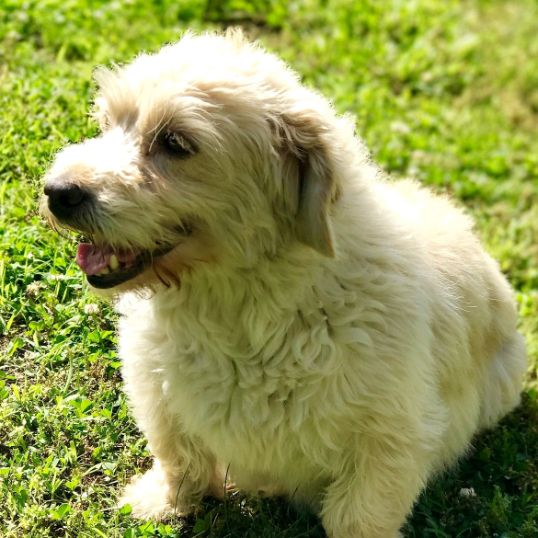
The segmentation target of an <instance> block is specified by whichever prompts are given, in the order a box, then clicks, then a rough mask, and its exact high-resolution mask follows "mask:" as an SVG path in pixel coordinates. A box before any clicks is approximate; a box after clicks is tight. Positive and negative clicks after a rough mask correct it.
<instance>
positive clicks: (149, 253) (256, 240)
mask: <svg viewBox="0 0 538 538" xmlns="http://www.w3.org/2000/svg"><path fill="white" fill-rule="evenodd" d="M96 80H97V83H98V85H99V88H100V89H99V93H98V96H97V98H96V101H95V107H94V115H95V117H96V119H97V121H98V122H99V125H100V127H101V131H102V132H101V134H100V135H99V136H98V137H96V138H94V139H91V140H87V141H84V142H82V143H80V144H77V145H72V146H68V147H66V148H65V149H63V150H62V151H61V152H60V153H59V154H58V155H57V156H56V159H55V162H54V163H53V165H52V167H51V169H50V170H49V172H48V173H47V175H46V182H45V196H44V198H43V202H42V212H43V213H44V215H45V216H46V217H47V218H48V219H49V220H50V221H51V223H52V224H53V225H59V226H64V227H68V228H71V229H74V230H77V231H79V232H81V233H82V234H83V235H85V236H86V237H88V238H89V241H90V242H88V243H82V244H81V245H80V246H79V249H78V253H77V263H78V264H79V266H80V267H81V268H82V270H83V271H84V272H85V273H86V275H87V276H88V281H89V282H90V284H91V285H93V286H94V287H97V288H117V289H119V290H122V289H128V288H133V287H141V286H145V285H148V284H151V283H154V282H156V281H158V280H164V281H165V282H170V281H173V280H177V279H178V278H179V275H180V274H181V271H182V270H184V269H185V268H193V267H195V266H196V264H198V263H204V262H205V263H211V262H214V263H222V264H230V265H236V266H242V267H249V266H253V264H255V263H256V262H257V261H258V260H259V259H260V257H262V256H265V257H267V256H269V257H271V256H277V255H279V253H281V252H282V251H283V249H288V248H297V246H298V245H300V244H302V245H303V247H301V248H304V245H307V246H308V247H311V248H312V249H314V250H315V251H318V252H319V253H321V254H322V255H326V256H332V255H333V240H332V237H331V230H330V222H329V220H330V219H329V212H330V207H331V204H332V203H333V201H334V200H335V198H336V197H337V195H338V190H339V186H338V181H337V179H336V178H337V173H336V172H335V167H336V158H335V154H337V153H338V148H335V147H334V144H335V143H337V140H338V137H335V136H334V130H335V129H336V128H337V127H336V125H337V123H338V121H339V120H337V119H336V117H335V115H334V112H333V110H332V108H331V106H330V105H329V103H328V102H327V101H326V100H325V99H323V98H322V97H321V96H319V95H318V94H316V93H315V92H312V91H310V90H308V89H306V88H304V87H303V86H302V85H301V84H300V83H299V81H298V78H297V76H296V75H295V74H294V73H293V72H292V71H290V70H289V69H288V68H287V67H286V66H285V64H284V63H283V62H281V61H280V60H279V59H277V58H276V57H275V56H273V55H271V54H269V53H267V52H265V51H264V50H262V49H261V48H259V47H257V46H256V45H253V44H250V43H248V42H246V41H245V39H244V38H243V37H242V36H241V34H240V33H239V32H237V31H236V32H228V33H227V34H226V35H214V34H207V35H202V36H193V35H190V34H189V35H186V36H185V37H184V38H183V39H182V40H181V41H179V42H178V43H177V44H174V45H171V46H167V47H165V48H163V49H162V50H161V51H160V52H159V53H157V54H154V55H142V56H140V57H138V58H137V59H136V60H135V61H134V62H133V63H132V64H130V65H128V66H126V67H124V68H121V69H115V70H106V69H99V70H98V71H97V72H96Z"/></svg>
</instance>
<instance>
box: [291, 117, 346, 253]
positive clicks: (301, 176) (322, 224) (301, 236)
mask: <svg viewBox="0 0 538 538" xmlns="http://www.w3.org/2000/svg"><path fill="white" fill-rule="evenodd" d="M283 119H284V126H283V128H282V131H283V133H282V135H283V137H284V139H285V142H286V146H287V150H288V152H289V153H290V154H291V155H292V156H293V157H294V158H295V159H297V161H298V166H296V167H294V168H295V169H296V170H297V172H296V173H297V175H298V177H297V178H296V179H295V178H293V180H292V178H284V179H285V180H286V179H287V180H288V181H289V182H290V184H289V185H287V189H297V192H296V193H290V195H291V196H292V199H296V200H297V203H296V208H295V211H296V213H295V233H296V235H297V239H298V240H299V241H301V242H302V243H304V244H305V245H308V246H309V247H312V248H313V249H315V250H317V251H318V252H320V253H321V254H323V255H325V256H329V257H332V256H334V244H333V236H332V232H331V224H330V220H329V213H330V207H331V203H332V201H333V200H334V198H335V197H336V192H337V188H336V185H335V180H334V170H333V167H332V166H331V163H330V159H329V155H328V151H327V149H326V147H325V145H324V144H325V143H324V137H323V131H325V128H324V127H323V125H322V123H321V121H319V120H318V119H317V118H315V117H311V116H310V115H308V116H307V117H305V115H301V117H297V116H291V115H290V116H285V117H284V118H283Z"/></svg>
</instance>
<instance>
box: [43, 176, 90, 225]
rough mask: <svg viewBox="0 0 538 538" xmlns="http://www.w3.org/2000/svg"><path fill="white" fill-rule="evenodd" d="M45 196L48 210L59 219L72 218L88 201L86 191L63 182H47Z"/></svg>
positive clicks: (88, 197)
mask: <svg viewBox="0 0 538 538" xmlns="http://www.w3.org/2000/svg"><path fill="white" fill-rule="evenodd" d="M45 194H46V195H47V196H48V204H49V209H50V210H51V211H52V213H53V214H54V215H56V216H57V217H58V218H60V219H62V218H63V219H65V218H70V217H73V216H74V215H76V214H77V212H78V211H79V210H80V209H81V208H82V207H83V206H84V205H85V204H86V203H87V202H88V201H89V199H90V195H89V193H88V191H85V190H84V189H83V188H82V187H79V186H78V185H75V184H74V183H70V182H69V181H65V180H50V181H47V183H46V184H45Z"/></svg>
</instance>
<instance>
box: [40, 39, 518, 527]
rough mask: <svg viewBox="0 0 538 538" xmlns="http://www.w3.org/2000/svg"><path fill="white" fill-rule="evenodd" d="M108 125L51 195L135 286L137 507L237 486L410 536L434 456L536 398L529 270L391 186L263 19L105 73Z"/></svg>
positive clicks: (49, 206)
mask: <svg viewBox="0 0 538 538" xmlns="http://www.w3.org/2000/svg"><path fill="white" fill-rule="evenodd" d="M97 80H98V83H99V85H100V92H99V96H98V98H97V100H96V107H95V109H96V110H95V115H96V117H97V118H98V120H99V122H100V125H101V128H102V134H101V135H100V136H98V137H97V138H95V139H93V140H87V141H85V142H83V143H81V144H78V145H73V146H70V147H67V148H66V149H64V150H63V151H61V152H60V153H59V154H58V156H57V157H56V161H55V163H54V165H53V166H52V168H51V170H50V171H49V173H48V175H47V179H46V186H45V193H46V197H45V198H44V201H45V203H44V204H43V205H44V209H43V210H44V212H45V213H46V214H47V216H48V217H49V218H50V219H51V220H52V221H53V222H54V223H55V224H59V225H63V226H67V227H70V228H74V229H76V230H79V231H81V232H82V233H83V234H84V235H86V236H87V237H88V238H90V240H91V243H85V244H81V245H80V246H79V250H78V253H77V263H78V264H79V266H80V267H81V268H82V270H83V271H84V272H85V273H86V275H87V278H88V281H89V283H90V284H91V285H92V286H93V287H95V288H102V289H105V288H108V289H111V290H112V293H113V295H118V296H121V300H120V301H119V310H120V312H121V313H122V318H121V322H120V354H121V357H122V360H123V375H124V377H125V388H126V391H127V394H128V396H129V399H130V402H131V406H132V409H133V413H134V415H135V417H136V420H137V423H138V425H139V427H140V429H141V430H142V432H143V433H144V434H145V436H146V437H147V440H148V446H149V449H150V451H151V453H152V454H153V456H154V458H155V462H154V466H153V468H152V469H151V470H150V471H148V472H147V473H146V474H145V475H143V476H142V477H140V478H137V479H135V480H134V481H133V482H132V483H131V485H129V486H128V487H127V489H126V491H125V494H124V496H123V500H122V502H123V503H129V504H130V505H131V506H132V508H133V514H134V515H136V516H140V517H143V518H158V517H162V516H164V515H166V514H169V513H170V512H173V511H175V512H176V513H180V514H184V513H187V512H189V511H190V510H192V508H193V507H194V506H195V505H196V504H197V503H198V502H199V500H200V499H201V497H202V496H203V495H206V494H213V495H215V494H219V493H221V492H222V489H223V470H225V469H227V468H228V467H229V472H230V475H231V477H232V478H233V480H234V482H235V483H236V484H237V485H238V486H239V487H241V488H244V489H246V490H249V491H257V490H260V489H263V490H267V489H269V491H273V492H277V493H287V494H289V496H290V497H293V498H294V499H296V500H299V501H306V502H307V503H309V504H310V505H311V506H313V507H314V509H316V510H317V511H318V512H319V513H320V516H321V518H322V522H323V525H324V527H325V529H326V531H327V534H328V535H329V536H330V537H333V538H352V537H353V538H358V537H368V538H374V537H376V538H377V537H379V538H386V537H394V536H397V535H398V532H399V529H400V527H401V525H402V524H403V523H404V522H405V518H406V516H407V514H409V512H410V510H411V509H412V506H413V503H414V501H415V499H416V498H417V496H418V495H419V493H420V491H421V489H422V488H423V487H424V485H425V484H426V482H427V480H428V478H429V477H431V476H432V474H433V473H435V472H436V471H438V470H440V469H442V468H443V467H445V466H446V465H447V464H450V463H451V462H453V461H454V460H455V459H456V458H458V457H459V456H461V455H462V454H465V451H466V450H467V448H468V447H469V443H470V441H471V439H472V437H473V435H474V434H475V433H476V432H477V431H479V430H480V429H482V428H487V427H489V426H492V425H493V424H495V422H496V421H497V420H498V419H499V418H500V417H502V416H503V415H504V414H505V413H507V412H508V411H510V410H511V409H512V408H514V406H516V405H517V403H518V401H519V392H520V386H521V379H522V375H523V372H524V370H525V366H526V360H525V350H524V343H523V339H522V338H521V336H520V335H519V334H518V333H517V332H516V310H515V308H514V300H513V297H512V293H511V290H510V287H509V286H508V284H507V282H506V280H505V279H504V278H503V276H502V275H501V273H500V271H499V268H498V266H497V264H496V263H495V262H494V261H493V260H492V259H491V258H490V257H489V256H488V255H487V254H486V253H485V252H484V250H483V249H482V248H481V246H480V244H479V242H478V240H477V239H476V237H475V236H474V235H473V233H472V231H471V228H472V224H471V221H470V220H469V219H468V218H467V217H466V216H464V215H463V214H462V212H461V211H460V210H458V209H456V208H455V207H454V206H453V205H452V204H451V203H450V202H449V201H448V200H447V199H445V198H441V197H436V196H434V195H432V194H431V193H430V192H428V191H427V190H424V189H422V188H421V187H420V186H419V185H417V184H416V183H413V182H410V181H402V182H391V181H386V180H385V179H384V178H383V177H382V175H381V173H380V172H379V170H378V169H377V168H376V167H375V166H374V165H373V164H372V163H371V162H370V160H369V157H368V154H367V151H366V150H365V148H364V146H363V144H362V143H361V141H360V140H359V139H357V138H356V137H355V136H354V133H353V121H351V120H350V119H348V118H341V117H338V116H337V115H336V114H335V112H334V110H333V108H332V107H331V105H330V104H329V103H328V102H327V101H326V100H325V99H324V98H323V97H321V96H320V95H319V94H318V93H316V92H314V91H312V90H310V89H307V88H305V87H304V86H302V85H301V84H300V83H299V80H298V77H297V75H296V74H295V73H293V72H292V71H291V70H290V69H289V68H287V67H286V66H285V65H284V63H282V62H281V61H280V60H278V59H277V58H276V57H275V56H273V55H271V54H269V53H267V52H265V51H264V50H263V49H261V48H260V47H258V46H256V45H252V44H249V43H248V42H246V41H245V40H244V39H243V38H242V36H241V35H240V33H238V32H229V33H227V34H226V35H214V34H207V35H201V36H194V35H190V34H189V35H186V36H185V37H184V38H183V39H182V40H181V41H180V42H179V43H177V44H175V45H172V46H167V47H164V48H163V49H162V50H161V51H160V52H159V53H157V54H153V55H142V56H139V57H138V58H137V59H136V60H135V61H134V62H133V63H132V64H130V65H128V66H126V67H124V68H121V69H115V70H112V71H109V70H104V69H102V70H99V71H98V72H97Z"/></svg>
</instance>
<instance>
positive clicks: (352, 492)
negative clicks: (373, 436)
mask: <svg viewBox="0 0 538 538" xmlns="http://www.w3.org/2000/svg"><path fill="white" fill-rule="evenodd" d="M392 441H394V440H392ZM399 448H400V449H399ZM342 461H343V462H345V463H344V464H343V465H342V467H341V468H340V469H339V476H338V477H337V478H336V479H335V480H334V481H333V482H332V483H331V484H330V485H329V486H328V488H327V490H326V493H325V497H324V499H323V504H322V511H321V517H322V522H323V526H324V528H325V530H326V532H327V535H328V536H329V538H396V537H399V536H401V534H400V527H401V526H402V525H403V524H404V523H405V519H406V516H407V514H408V513H409V512H410V511H411V508H412V506H413V502H414V501H415V499H416V497H417V496H418V494H419V492H420V490H421V488H422V486H423V476H425V474H424V473H425V469H426V467H427V465H426V463H424V466H423V467H422V466H420V465H418V463H417V458H416V455H414V454H413V453H412V451H411V450H406V449H405V447H403V446H402V445H401V444H400V446H399V447H398V445H394V444H393V443H391V444H388V443H384V442H383V441H372V440H370V441H368V442H361V443H358V444H357V445H356V446H355V450H354V452H353V453H348V454H347V455H346V457H345V458H343V460H342ZM421 467H422V468H421Z"/></svg>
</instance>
